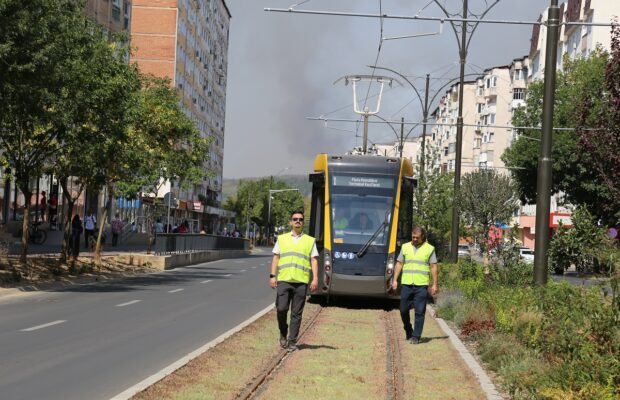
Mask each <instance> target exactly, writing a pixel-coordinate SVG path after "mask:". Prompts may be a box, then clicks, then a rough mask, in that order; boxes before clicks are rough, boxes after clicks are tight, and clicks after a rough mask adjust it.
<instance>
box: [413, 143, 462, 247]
mask: <svg viewBox="0 0 620 400" xmlns="http://www.w3.org/2000/svg"><path fill="white" fill-rule="evenodd" d="M429 150H430V151H429V156H427V160H428V161H427V166H433V167H431V168H428V169H427V171H426V173H425V174H424V180H421V181H419V182H418V188H417V189H414V192H413V193H414V202H413V203H414V214H413V222H414V224H415V225H420V226H423V227H424V228H425V229H426V231H427V233H428V237H429V241H430V242H431V243H433V245H434V246H435V248H436V249H437V253H438V255H439V256H440V257H441V256H444V255H446V254H447V251H448V245H449V243H450V231H451V229H452V212H451V210H452V201H453V197H454V174H453V173H442V172H441V169H440V168H439V165H438V164H437V163H436V161H437V160H438V159H439V153H438V150H437V149H436V148H430V149H429ZM418 167H419V166H418ZM418 175H419V172H418ZM461 226H463V224H461Z"/></svg>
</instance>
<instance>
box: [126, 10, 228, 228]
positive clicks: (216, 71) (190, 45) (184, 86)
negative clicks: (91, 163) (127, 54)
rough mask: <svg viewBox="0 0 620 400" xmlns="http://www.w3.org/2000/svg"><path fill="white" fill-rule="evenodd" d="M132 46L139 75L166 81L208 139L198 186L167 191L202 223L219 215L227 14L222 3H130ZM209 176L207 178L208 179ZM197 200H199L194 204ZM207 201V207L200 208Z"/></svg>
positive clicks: (173, 187) (172, 187) (172, 186)
mask: <svg viewBox="0 0 620 400" xmlns="http://www.w3.org/2000/svg"><path fill="white" fill-rule="evenodd" d="M132 10H133V11H132V13H133V15H132V22H131V41H132V47H133V48H134V54H133V55H132V57H131V60H132V61H133V62H136V63H138V66H139V68H140V70H141V71H142V72H144V73H151V74H153V75H156V76H160V77H167V78H169V79H170V81H171V84H172V85H173V86H174V87H176V88H177V90H178V92H179V93H180V95H181V97H182V106H183V109H184V111H185V113H186V114H187V116H188V117H189V118H191V119H192V120H193V121H194V122H195V124H196V126H197V127H198V129H199V130H200V133H201V135H202V136H203V137H211V138H212V139H213V141H212V144H211V147H210V154H209V160H208V161H206V162H205V177H204V178H203V182H202V183H200V184H198V185H195V186H194V187H193V188H191V189H188V190H185V189H182V188H179V187H178V185H175V183H174V182H172V183H170V182H168V183H166V184H164V185H163V187H162V189H161V190H160V193H158V197H161V196H163V194H164V193H166V192H169V191H172V192H173V193H175V195H176V196H177V198H178V199H179V200H180V204H181V208H184V211H187V212H188V213H193V214H195V215H193V218H201V217H200V215H201V214H203V212H204V213H208V214H214V215H216V216H218V215H219V216H223V215H224V214H225V212H224V210H221V209H219V208H218V207H219V205H220V203H221V201H222V179H223V176H222V175H223V156H224V132H225V131H224V119H225V107H226V81H227V70H228V41H229V27H230V19H231V15H230V11H229V9H228V7H227V6H226V3H225V1H224V0H133V4H132ZM207 171H211V172H212V175H209V174H207ZM199 200H200V201H199ZM201 202H202V203H205V202H206V207H204V205H203V204H202V203H201Z"/></svg>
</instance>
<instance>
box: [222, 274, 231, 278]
mask: <svg viewBox="0 0 620 400" xmlns="http://www.w3.org/2000/svg"><path fill="white" fill-rule="evenodd" d="M222 276H223V277H225V278H228V277H229V276H232V274H226V275H222Z"/></svg>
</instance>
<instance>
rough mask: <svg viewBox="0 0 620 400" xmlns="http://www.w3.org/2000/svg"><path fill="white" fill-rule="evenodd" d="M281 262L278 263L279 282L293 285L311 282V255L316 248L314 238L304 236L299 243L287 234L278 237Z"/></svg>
mask: <svg viewBox="0 0 620 400" xmlns="http://www.w3.org/2000/svg"><path fill="white" fill-rule="evenodd" d="M278 246H279V247H280V261H279V262H278V278H277V279H278V281H282V282H293V283H308V282H310V271H312V267H311V264H310V255H311V254H312V248H313V247H314V238H313V237H312V236H309V235H305V234H303V235H302V236H301V237H300V238H299V239H298V240H297V242H295V241H294V240H293V235H292V234H291V233H290V232H289V233H285V234H284V235H280V236H278Z"/></svg>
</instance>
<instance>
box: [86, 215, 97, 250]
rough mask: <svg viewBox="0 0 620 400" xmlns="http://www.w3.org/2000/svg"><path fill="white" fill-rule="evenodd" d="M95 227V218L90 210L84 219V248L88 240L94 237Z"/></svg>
mask: <svg viewBox="0 0 620 400" xmlns="http://www.w3.org/2000/svg"><path fill="white" fill-rule="evenodd" d="M96 227H97V217H95V213H94V212H93V210H92V209H89V210H88V213H87V214H86V216H85V217H84V248H85V249H87V248H88V238H89V237H90V236H92V237H95V228H96Z"/></svg>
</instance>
